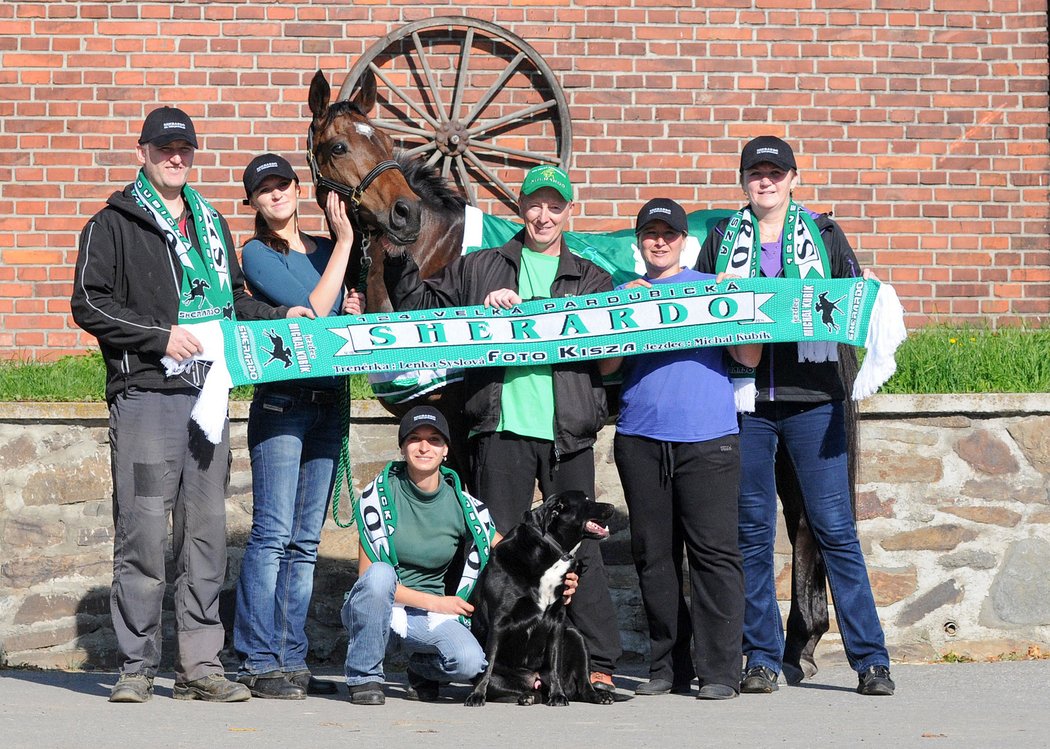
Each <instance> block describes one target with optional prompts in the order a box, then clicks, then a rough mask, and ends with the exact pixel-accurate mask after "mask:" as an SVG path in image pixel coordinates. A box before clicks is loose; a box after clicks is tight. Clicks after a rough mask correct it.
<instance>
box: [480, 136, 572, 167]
mask: <svg viewBox="0 0 1050 749" xmlns="http://www.w3.org/2000/svg"><path fill="white" fill-rule="evenodd" d="M470 147H471V148H473V149H474V150H482V151H494V152H496V153H505V154H507V155H509V156H517V157H518V158H522V159H529V160H531V161H542V162H546V163H550V164H560V163H561V161H560V159H558V157H557V156H548V155H547V154H545V153H535V152H533V151H522V150H521V149H518V148H510V147H508V146H497V145H496V144H495V143H489V142H487V141H483V140H472V141H471V142H470Z"/></svg>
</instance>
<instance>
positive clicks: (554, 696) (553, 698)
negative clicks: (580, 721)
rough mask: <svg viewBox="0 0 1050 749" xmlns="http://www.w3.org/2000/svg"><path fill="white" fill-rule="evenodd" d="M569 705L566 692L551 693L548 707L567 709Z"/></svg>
mask: <svg viewBox="0 0 1050 749" xmlns="http://www.w3.org/2000/svg"><path fill="white" fill-rule="evenodd" d="M568 704H569V698H568V697H566V696H565V693H564V692H551V695H550V697H548V698H547V705H549V706H550V707H565V706H567V705H568Z"/></svg>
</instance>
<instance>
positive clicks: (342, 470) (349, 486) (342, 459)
mask: <svg viewBox="0 0 1050 749" xmlns="http://www.w3.org/2000/svg"><path fill="white" fill-rule="evenodd" d="M370 244H371V242H370V241H369V239H368V236H367V235H365V236H364V237H363V238H362V240H361V251H362V252H363V253H364V255H363V257H362V258H361V274H360V276H359V277H358V279H357V290H358V291H360V292H361V293H362V294H363V293H365V289H366V288H367V286H368V270H369V268H370V267H371V266H372V258H370V257H369V256H368V247H369V245H370ZM342 390H343V392H342V395H341V397H340V398H339V417H340V419H341V420H342V422H343V432H342V434H343V437H342V440H341V441H340V445H339V465H338V466H336V469H335V482H334V484H333V485H332V520H334V521H335V524H336V525H338V526H339V527H340V528H349V527H350V526H352V525H353V524H354V521H353V517H354V501H355V497H354V474H353V466H352V465H351V464H350V378H349V377H344V378H343V387H342ZM344 481H345V482H346V490H347V492H348V493H349V495H350V518H351V519H350V520H348V521H347V522H345V523H344V522H343V521H342V520H340V519H339V515H340V512H339V496H340V495H341V494H342V493H343V482H344Z"/></svg>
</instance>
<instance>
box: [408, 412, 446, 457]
mask: <svg viewBox="0 0 1050 749" xmlns="http://www.w3.org/2000/svg"><path fill="white" fill-rule="evenodd" d="M423 426H429V427H433V428H434V429H435V430H437V432H438V434H440V435H441V436H442V437H444V438H445V442H451V440H450V439H449V436H448V422H447V421H445V417H444V416H443V415H442V414H441V412H440V411H438V410H437V409H436V408H434V407H433V406H416V407H415V408H413V409H412V410H410V411H409V412H408V413H407V414H405V415H404V417H403V418H402V419H401V426H400V427H399V428H398V430H397V444H398V446H399V447H400V446H401V445H403V444H404V443H405V440H406V439H407V438H408V435H410V434H412V432H413V431H415V430H416V429H418V428H419V427H423Z"/></svg>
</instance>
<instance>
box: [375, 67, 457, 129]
mask: <svg viewBox="0 0 1050 749" xmlns="http://www.w3.org/2000/svg"><path fill="white" fill-rule="evenodd" d="M368 67H369V68H370V69H371V70H372V72H373V73H375V74H376V76H377V77H378V78H379V79H380V80H382V81H383V83H385V84H386V87H387V88H389V89H390V90H391V91H392V92H393V93H394V94H396V95H397V96H398V98H400V99H401V101H403V102H405V104H406V105H408V107H409V108H410V109H411V110H412V111H413V112H415V113H416V114H418V115H419V116H420V117H422V118H423V119H424V120H426V121H427V123H428V124H429V125H430V126H431V127H432V128H434V129H435V130H437V129H438V128H440V127H441V124H440V123H439V122H437V121H436V120H435V119H434V118H433V117H431V116H430V114H429V113H428V112H427V111H426V110H425V109H423V108H421V107H420V106H419V105H418V104H416V103H415V102H414V101H412V100H411V99H410V98H408V96H406V95H405V92H404V91H402V90H401V89H400V88H398V87H397V86H395V85H394V84H393V82H392V81H391V80H390V79H389V78H387V76H386V74H385V73H384V72H383V71H382V70H380V69H379V67H378V66H377V65H376V64H375V63H372V64H371V65H369V66H368Z"/></svg>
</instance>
